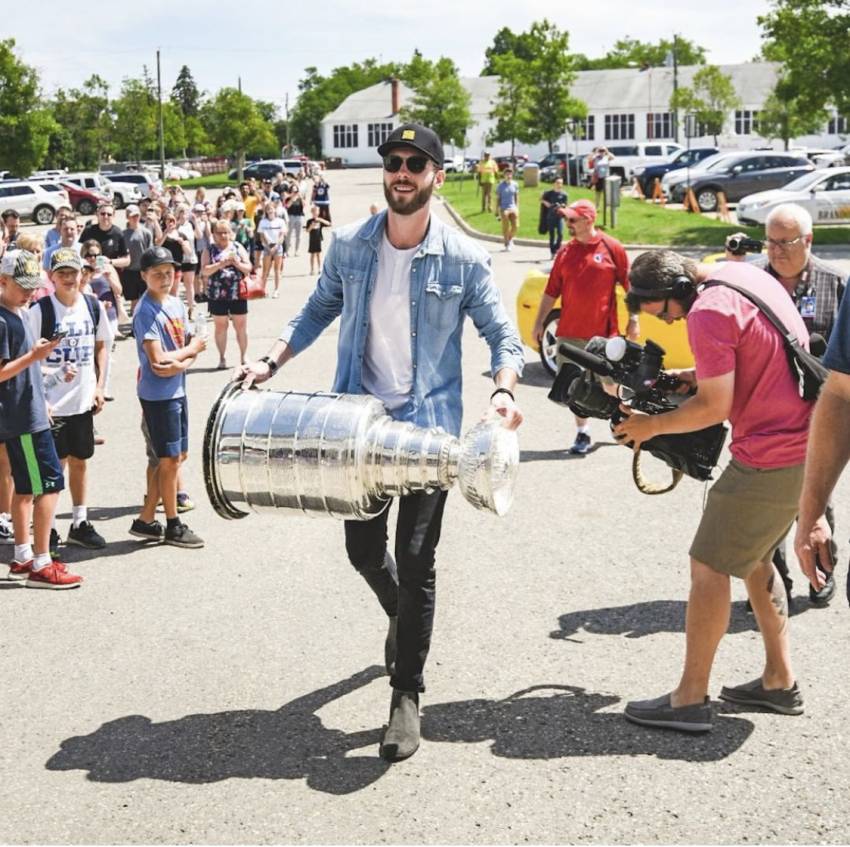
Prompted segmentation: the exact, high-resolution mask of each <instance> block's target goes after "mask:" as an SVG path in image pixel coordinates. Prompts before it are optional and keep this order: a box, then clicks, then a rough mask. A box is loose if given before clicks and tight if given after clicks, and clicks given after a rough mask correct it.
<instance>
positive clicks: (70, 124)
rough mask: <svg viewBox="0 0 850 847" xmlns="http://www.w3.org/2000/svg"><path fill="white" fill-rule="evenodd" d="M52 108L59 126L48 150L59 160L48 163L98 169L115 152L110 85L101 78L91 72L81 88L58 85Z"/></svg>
mask: <svg viewBox="0 0 850 847" xmlns="http://www.w3.org/2000/svg"><path fill="white" fill-rule="evenodd" d="M51 109H52V112H53V116H54V118H55V119H56V123H57V124H59V127H60V129H59V130H58V131H57V132H54V133H53V135H52V136H51V138H50V140H49V144H50V150H51V151H52V152H53V153H56V154H57V155H58V156H60V157H61V161H55V160H53V159H51V160H50V164H52V165H61V166H63V167H69V168H75V169H85V170H89V169H97V168H99V167H100V164H101V162H103V161H105V160H106V159H107V158H109V156H111V155H112V153H113V152H114V151H115V146H116V145H115V142H114V138H113V136H114V131H115V125H114V120H113V114H112V109H111V106H110V102H109V86H108V85H107V83H106V80H104V79H103V78H102V77H100V76H98V75H97V74H94V75H92V76H91V77H89V78H88V79H87V80H86V81H85V82H84V83H83V86H82V88H71V89H69V90H67V91H66V90H64V89H61V88H60V89H59V90H58V91H57V92H56V95H55V96H54V98H53V101H52V103H51Z"/></svg>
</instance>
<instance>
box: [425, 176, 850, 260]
mask: <svg viewBox="0 0 850 847" xmlns="http://www.w3.org/2000/svg"><path fill="white" fill-rule="evenodd" d="M476 188H477V185H476V183H475V182H474V181H473V180H472V179H471V178H470V177H466V179H463V180H461V179H460V178H459V177H450V178H449V179H447V180H446V183H445V185H444V186H443V188H442V190H441V191H440V193H441V194H442V195H443V197H445V198H446V199H447V200H448V201H449V203H451V204H452V206H453V207H454V209H455V211H457V212H458V213H459V214H460V215H461V216H462V217H463V218H464V220H466V222H467V223H468V224H469V225H470V226H471V227H474V228H475V229H477V230H479V231H480V232H485V233H488V234H491V235H501V234H502V227H501V223H500V222H499V221H498V220H497V219H496V216H495V215H494V214H492V213H490V212H486V213H485V212H482V211H481V195H480V194H478V193H477V192H476ZM549 188H551V186H550V185H549V184H548V183H541V185H540V186H539V187H538V188H524V187H520V194H519V198H520V199H519V209H520V216H519V234H518V235H519V237H520V238H537V239H540V240H541V241H545V240H546V236H541V235H540V234H539V233H538V232H537V221H538V215H539V210H540V195H541V194H542V193H543V192H544V191H548V190H549ZM566 191H567V195H568V197H569V199H570V202H571V203H572V202H573V201H575V200H580V199H582V198H586V199H588V200H593V199H594V192H593V191H590V190H589V189H586V188H576V187H575V186H567V187H566ZM493 201H494V204H495V190H494V192H493ZM600 220H601V216H600ZM606 232H608V233H609V234H610V235H613V236H614V237H615V238H617V239H619V240H620V241H622V242H623V243H625V244H662V245H671V246H679V247H688V246H699V247H703V246H704V247H720V248H722V247H723V242H724V241H725V239H726V236H727V235H730V234H731V233H733V232H746V233H747V234H748V235H751V236H752V237H753V238H763V237H764V230H763V228H762V227H753V226H751V227H745V226H739V225H737V224H726V223H722V222H721V221H716V220H714V219H713V218H709V217H706V216H705V215H696V214H693V213H689V212H685V211H683V210H682V209H667V208H665V207H663V206H657V205H654V204H652V203H647V202H646V201H643V200H634V199H633V198H631V197H626V196H623V198H622V200H621V205H620V208H619V210H618V212H617V227H616V229H612V228H611V227H610V226H609V227H607V228H606ZM817 243H818V244H850V227H846V226H841V227H833V226H828V227H818V230H817Z"/></svg>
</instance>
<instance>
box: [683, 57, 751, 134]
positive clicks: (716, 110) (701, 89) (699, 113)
mask: <svg viewBox="0 0 850 847" xmlns="http://www.w3.org/2000/svg"><path fill="white" fill-rule="evenodd" d="M740 103H741V99H740V98H739V97H738V94H737V92H736V91H735V86H734V85H733V84H732V79H731V77H729V76H727V75H726V74H724V73H723V71H721V70H720V68H718V67H717V65H706V66H705V67H703V68H700V69H699V70H698V71H697V72H696V73H695V74H694V78H693V85H692V86H691V87H688V86H681V87H680V88H679V89H678V90H677V91H676V93H675V94H674V95H673V97H671V98H670V108H671V109H672V110H673V111H685V112H692V113H694V115H695V116H696V120H697V122H698V123H700V124H702V125H703V126H704V127H705V132H706V133H707V134H708V135H713V136H714V143H715V144H717V136H718V135H720V133H721V132H723V127H724V126H725V124H726V120H727V117H728V115H729V111H730V110H731V109H734V108H736V107H737V106H739V105H740Z"/></svg>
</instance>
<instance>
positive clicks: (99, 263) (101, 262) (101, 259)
mask: <svg viewBox="0 0 850 847" xmlns="http://www.w3.org/2000/svg"><path fill="white" fill-rule="evenodd" d="M94 266H95V267H96V268H97V269H98V270H99V271H102V270H103V269H104V268H105V267H106V256H103V255H100V256H98V257H97V258H96V259H95V260H94Z"/></svg>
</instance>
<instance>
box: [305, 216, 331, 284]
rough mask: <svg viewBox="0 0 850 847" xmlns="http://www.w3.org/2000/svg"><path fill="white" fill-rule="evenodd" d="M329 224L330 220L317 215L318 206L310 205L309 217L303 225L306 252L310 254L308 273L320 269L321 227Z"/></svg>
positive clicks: (316, 271) (317, 271)
mask: <svg viewBox="0 0 850 847" xmlns="http://www.w3.org/2000/svg"><path fill="white" fill-rule="evenodd" d="M330 225H331V224H330V221H326V220H325V219H324V218H320V217H319V207H318V206H311V207H310V217H309V218H307V223H306V224H305V226H304V229H305V230H306V231H307V237H308V238H309V244H308V245H307V252H308V253H309V254H310V273H319V272H320V271H321V270H322V229H323V228H324V227H326V226H330Z"/></svg>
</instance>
